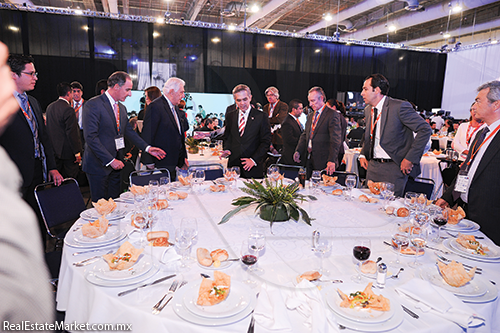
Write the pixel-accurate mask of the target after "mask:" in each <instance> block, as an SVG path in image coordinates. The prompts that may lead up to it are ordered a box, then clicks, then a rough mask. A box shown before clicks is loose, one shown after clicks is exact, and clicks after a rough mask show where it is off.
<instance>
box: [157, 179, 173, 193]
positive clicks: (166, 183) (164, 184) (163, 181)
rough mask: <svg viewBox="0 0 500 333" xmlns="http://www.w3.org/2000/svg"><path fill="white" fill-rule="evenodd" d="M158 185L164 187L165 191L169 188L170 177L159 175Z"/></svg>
mask: <svg viewBox="0 0 500 333" xmlns="http://www.w3.org/2000/svg"><path fill="white" fill-rule="evenodd" d="M159 186H160V188H164V189H165V191H168V189H169V188H170V177H161V178H160V183H159Z"/></svg>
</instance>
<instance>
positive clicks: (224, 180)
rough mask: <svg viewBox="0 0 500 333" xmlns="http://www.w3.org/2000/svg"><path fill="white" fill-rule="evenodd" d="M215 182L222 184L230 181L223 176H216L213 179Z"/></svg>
mask: <svg viewBox="0 0 500 333" xmlns="http://www.w3.org/2000/svg"><path fill="white" fill-rule="evenodd" d="M215 182H216V183H217V184H224V185H228V184H229V183H230V181H228V180H227V179H226V178H224V177H220V178H217V179H216V180H215Z"/></svg>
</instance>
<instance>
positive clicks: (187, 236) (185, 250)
mask: <svg viewBox="0 0 500 333" xmlns="http://www.w3.org/2000/svg"><path fill="white" fill-rule="evenodd" d="M192 244H193V237H192V235H191V232H190V230H187V229H183V228H182V227H180V228H178V229H176V230H175V246H177V248H178V249H179V250H180V252H181V255H182V258H181V265H180V269H181V270H188V269H189V262H190V258H189V252H190V251H189V249H190V247H191V245H192Z"/></svg>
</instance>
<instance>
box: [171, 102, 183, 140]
mask: <svg viewBox="0 0 500 333" xmlns="http://www.w3.org/2000/svg"><path fill="white" fill-rule="evenodd" d="M169 106H170V105H169ZM170 110H171V111H172V115H173V116H174V119H175V123H176V124H177V129H178V130H179V134H181V124H180V122H179V118H178V117H177V112H175V107H174V106H172V107H171V108H170Z"/></svg>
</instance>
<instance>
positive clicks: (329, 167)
mask: <svg viewBox="0 0 500 333" xmlns="http://www.w3.org/2000/svg"><path fill="white" fill-rule="evenodd" d="M334 172H335V163H333V162H328V163H326V173H327V174H328V175H331V174H332V173H334Z"/></svg>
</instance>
